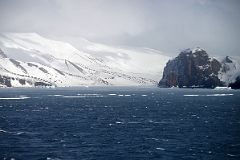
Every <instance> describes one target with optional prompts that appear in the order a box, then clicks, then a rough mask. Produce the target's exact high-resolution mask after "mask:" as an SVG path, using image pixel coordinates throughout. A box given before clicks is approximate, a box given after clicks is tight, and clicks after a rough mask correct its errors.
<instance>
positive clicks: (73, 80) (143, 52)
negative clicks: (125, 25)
mask: <svg viewBox="0 0 240 160" xmlns="http://www.w3.org/2000/svg"><path fill="white" fill-rule="evenodd" d="M79 43H80V44H79V46H80V47H79V46H78V48H76V47H74V46H73V45H72V44H70V43H67V42H63V41H56V40H52V39H49V38H46V37H43V36H41V35H39V34H37V33H4V34H0V84H1V87H36V86H53V87H73V86H106V85H114V86H133V85H156V84H157V82H158V81H159V79H160V78H161V75H162V72H163V68H164V66H165V64H166V62H167V61H168V60H169V59H170V58H171V57H169V56H165V55H163V54H162V53H161V52H160V51H157V50H153V49H149V48H128V47H115V46H108V45H103V44H98V43H93V42H90V41H88V40H85V39H83V40H82V41H80V42H79ZM149 62H150V63H149Z"/></svg>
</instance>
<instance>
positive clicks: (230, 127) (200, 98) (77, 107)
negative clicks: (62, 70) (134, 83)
mask: <svg viewBox="0 0 240 160" xmlns="http://www.w3.org/2000/svg"><path fill="white" fill-rule="evenodd" d="M11 158H12V159H15V160H18V159H31V160H32V159H33V160H35V159H36V160H44V159H45V160H51V159H54V160H58V159H64V160H71V159H77V160H78V159H86V160H88V159H89V160H90V159H100V160H115V159H116V160H117V159H131V160H132V159H164V160H179V159H187V160H193V159H203V160H208V159H210V160H213V159H214V160H222V159H229V160H231V159H240V91H234V90H208V89H159V88H136V87H135V88H134V87H132V88H126V87H122V88H117V87H108V88H100V87H94V88H76V89H71V88H68V89H0V159H11Z"/></svg>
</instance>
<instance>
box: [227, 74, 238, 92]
mask: <svg viewBox="0 0 240 160" xmlns="http://www.w3.org/2000/svg"><path fill="white" fill-rule="evenodd" d="M229 87H231V88H232V89H240V76H238V77H237V78H236V81H235V82H234V83H230V84H229Z"/></svg>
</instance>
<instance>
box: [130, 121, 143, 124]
mask: <svg viewBox="0 0 240 160" xmlns="http://www.w3.org/2000/svg"><path fill="white" fill-rule="evenodd" d="M127 123H129V124H139V123H141V122H135V121H132V122H127Z"/></svg>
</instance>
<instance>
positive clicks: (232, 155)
mask: <svg viewBox="0 0 240 160" xmlns="http://www.w3.org/2000/svg"><path fill="white" fill-rule="evenodd" d="M227 155H228V156H230V157H238V156H239V155H235V154H227Z"/></svg>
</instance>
